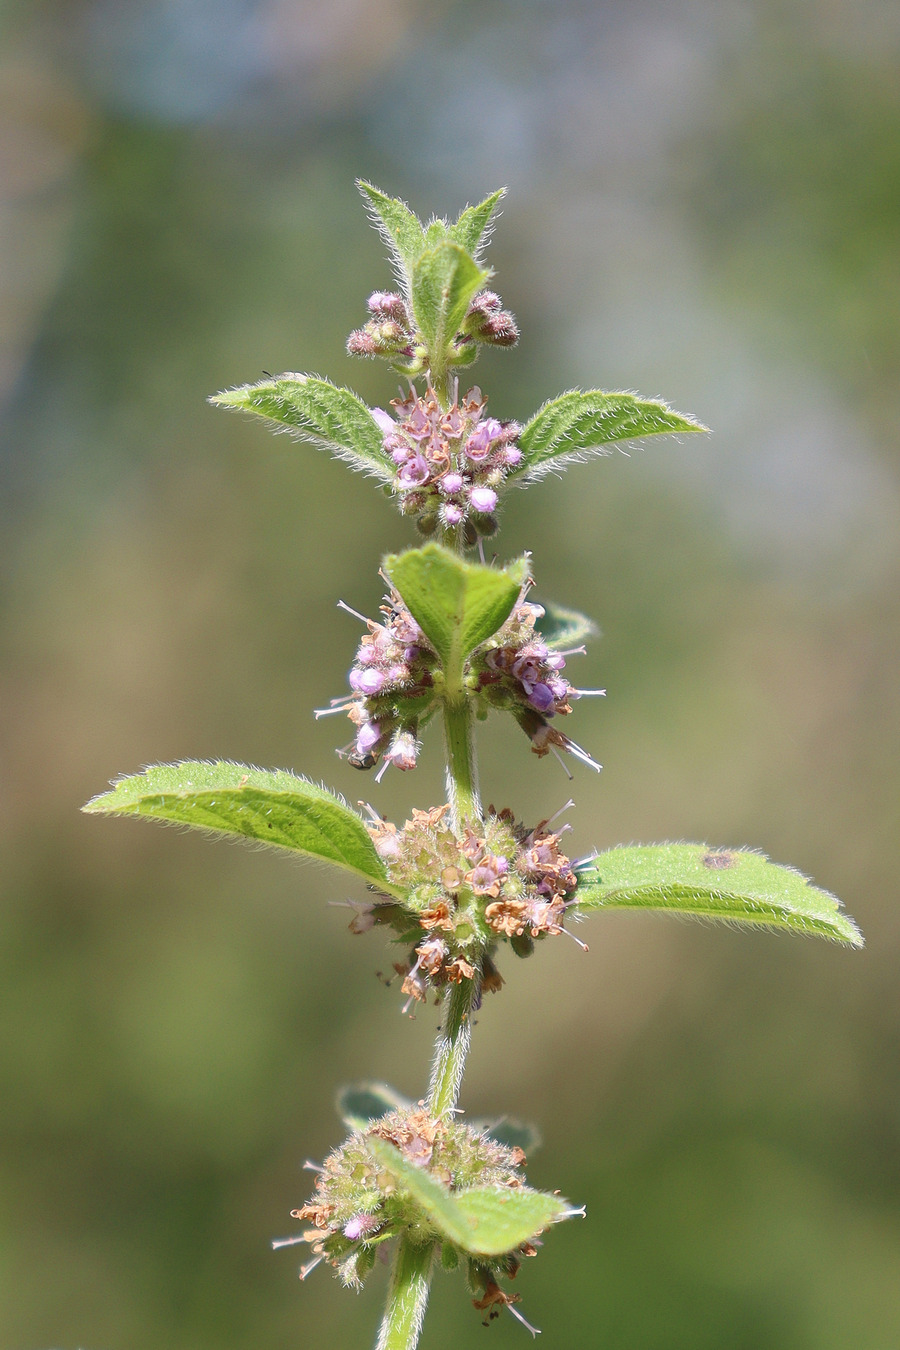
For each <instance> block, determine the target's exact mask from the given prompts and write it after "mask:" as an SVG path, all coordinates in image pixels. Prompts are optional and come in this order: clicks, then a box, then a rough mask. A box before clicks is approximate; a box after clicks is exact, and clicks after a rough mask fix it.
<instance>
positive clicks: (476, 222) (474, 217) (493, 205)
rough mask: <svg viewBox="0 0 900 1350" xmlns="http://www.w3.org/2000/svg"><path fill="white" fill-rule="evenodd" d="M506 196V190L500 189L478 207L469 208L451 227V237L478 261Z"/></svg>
mask: <svg viewBox="0 0 900 1350" xmlns="http://www.w3.org/2000/svg"><path fill="white" fill-rule="evenodd" d="M505 196H506V188H498V189H497V191H496V192H492V193H491V195H490V196H489V197H485V199H484V201H483V202H479V203H478V205H477V206H467V207H466V209H465V211H463V212H462V214H461V215H460V217H459V220H457V222H456V224H455V225H451V226H450V237H451V239H453V240H455V242H456V243H457V244H461V245H462V247H463V248H464V249H465V250H466V252H467V253H471V255H472V257H473V258H475V259H476V260H477V258H478V254H479V252H480V251H481V249H482V248H483V247H484V246H485V245H486V244H487V242H488V239H489V237H490V227H491V222H492V220H493V218H494V214H495V212H496V210H497V207H498V206H499V205H500V203H501V201H502V200H503V198H504V197H505Z"/></svg>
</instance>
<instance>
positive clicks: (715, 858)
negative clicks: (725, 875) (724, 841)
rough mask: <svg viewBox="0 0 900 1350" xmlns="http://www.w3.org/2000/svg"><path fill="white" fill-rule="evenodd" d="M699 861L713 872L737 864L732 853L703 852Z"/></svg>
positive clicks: (722, 870) (721, 870)
mask: <svg viewBox="0 0 900 1350" xmlns="http://www.w3.org/2000/svg"><path fill="white" fill-rule="evenodd" d="M701 862H702V863H703V866H704V867H708V868H710V870H711V871H713V872H724V871H725V869H726V868H728V867H735V866H736V865H737V858H736V857H735V856H734V854H733V853H724V852H722V853H704V855H703V857H702V859H701Z"/></svg>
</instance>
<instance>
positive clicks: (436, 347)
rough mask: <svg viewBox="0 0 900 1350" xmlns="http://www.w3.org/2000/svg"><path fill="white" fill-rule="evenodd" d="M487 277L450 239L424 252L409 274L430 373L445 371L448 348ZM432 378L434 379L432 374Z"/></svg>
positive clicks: (416, 315)
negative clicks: (426, 350) (470, 303)
mask: <svg viewBox="0 0 900 1350" xmlns="http://www.w3.org/2000/svg"><path fill="white" fill-rule="evenodd" d="M489 276H490V272H486V271H482V269H481V268H480V267H479V266H478V264H477V263H476V262H475V261H474V260H473V259H472V258H471V257H470V256H469V254H468V253H467V252H466V250H465V249H464V248H461V247H460V245H459V244H454V243H452V242H450V241H449V240H447V241H445V242H443V243H438V244H437V245H436V247H434V248H429V249H426V250H425V252H424V253H423V254H422V255H421V256H420V257H419V259H418V261H417V262H416V264H415V267H414V268H413V273H412V307H413V316H414V318H415V321H416V326H417V328H418V330H419V332H420V333H421V335H422V339H423V341H424V343H425V346H426V347H427V349H428V356H429V365H430V368H431V371H432V374H433V375H435V372H442V371H443V370H444V369H445V368H446V364H447V356H448V349H449V347H450V346H451V344H452V343H453V340H454V338H455V337H456V334H457V333H458V332H459V329H460V327H461V325H462V321H463V319H464V318H465V316H466V310H467V309H468V308H469V302H470V300H471V299H472V297H473V295H475V293H476V292H477V291H479V290H480V289H481V287H482V285H483V284H484V282H485V281H486V280H487V278H488V277H489ZM435 377H437V376H436V375H435Z"/></svg>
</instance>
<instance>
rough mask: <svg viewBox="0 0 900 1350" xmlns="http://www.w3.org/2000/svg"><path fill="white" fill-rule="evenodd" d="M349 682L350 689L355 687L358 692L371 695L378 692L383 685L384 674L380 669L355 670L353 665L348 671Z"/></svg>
mask: <svg viewBox="0 0 900 1350" xmlns="http://www.w3.org/2000/svg"><path fill="white" fill-rule="evenodd" d="M349 684H350V688H351V689H355V690H356V692H357V693H358V694H366V695H367V696H368V697H371V696H372V695H373V694H377V693H379V692H380V690H381V689H382V687H383V685H384V675H383V674H382V673H381V671H380V670H372V669H366V670H357V668H356V667H355V666H354V667H353V669H352V670H351V671H350V675H349Z"/></svg>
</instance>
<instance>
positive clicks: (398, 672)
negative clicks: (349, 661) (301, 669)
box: [316, 589, 438, 776]
mask: <svg viewBox="0 0 900 1350" xmlns="http://www.w3.org/2000/svg"><path fill="white" fill-rule="evenodd" d="M345 608H346V606H345ZM349 612H350V613H351V614H352V613H354V612H355V611H353V610H350V611H349ZM380 612H381V614H383V615H384V622H383V623H376V622H375V621H374V620H372V619H363V622H364V623H365V624H366V627H367V628H368V632H367V633H366V635H365V636H364V637H363V639H362V641H361V642H360V644H359V647H358V648H357V652H356V656H355V658H354V661H353V665H352V666H351V668H350V674H349V676H348V681H349V684H350V688H351V689H352V690H353V693H352V694H351V695H350V696H349V697H346V698H338V699H332V701H331V707H330V708H325V709H320V710H319V712H318V713H317V714H316V715H317V716H318V717H321V716H325V715H327V714H329V713H332V712H346V714H347V716H348V717H349V718H350V720H351V722H353V724H354V725H355V727H356V729H357V730H356V739H355V740H354V741H353V742H352V743H351V745H350V746H349V747H347V749H346V751H343V752H341V753H345V754H346V756H347V760H348V762H349V763H350V764H352V765H353V767H354V768H356V769H371V768H373V767H374V766H375V765H376V764H377V763H378V762H379V760H382V759H383V761H384V762H383V764H382V768H381V770H380V773H379V776H380V774H381V773H383V772H384V770H385V769H386V768H387V766H388V765H389V764H394V765H395V766H396V767H397V768H398V769H414V768H415V767H416V758H417V755H418V740H417V736H418V727H419V721H420V719H421V718H422V717H423V715H430V713H431V712H432V711H433V710H434V673H435V670H436V667H437V664H438V659H437V656H436V655H435V653H434V651H433V650H432V649H431V647H430V646H429V645H428V642H427V641H426V639H425V635H424V634H423V632H422V630H421V628H420V627H419V625H418V624H417V623H416V621H415V619H414V618H413V616H412V615H411V614H410V612H409V610H408V609H407V608H406V606H405V605H404V604H403V602H402V601H401V599H400V597H399V596H398V595H397V593H396V591H394V590H393V589H392V590H391V594H390V595H389V596H387V597H386V598H385V603H384V604H383V605H382V606H381V609H380ZM356 617H358V618H361V619H362V618H363V616H362V615H357V616H356Z"/></svg>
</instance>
